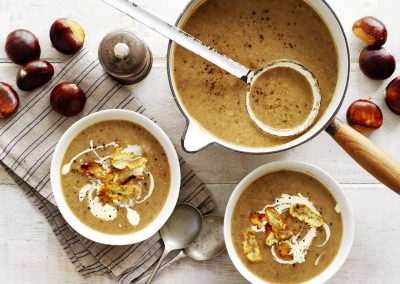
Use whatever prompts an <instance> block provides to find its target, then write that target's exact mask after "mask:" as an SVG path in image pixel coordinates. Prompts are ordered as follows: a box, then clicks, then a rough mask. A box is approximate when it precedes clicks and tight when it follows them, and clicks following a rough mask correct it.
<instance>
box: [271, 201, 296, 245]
mask: <svg viewBox="0 0 400 284" xmlns="http://www.w3.org/2000/svg"><path fill="white" fill-rule="evenodd" d="M265 215H266V216H267V219H268V223H269V224H270V225H271V227H272V231H273V232H274V234H275V237H276V238H277V239H278V240H279V241H284V240H287V239H289V238H290V237H291V236H293V234H294V233H293V230H292V229H291V228H290V226H289V224H288V223H287V222H286V220H284V219H283V217H282V216H281V215H280V214H279V213H278V211H276V210H275V209H274V208H271V207H269V208H266V209H265Z"/></svg>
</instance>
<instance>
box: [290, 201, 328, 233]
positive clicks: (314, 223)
mask: <svg viewBox="0 0 400 284" xmlns="http://www.w3.org/2000/svg"><path fill="white" fill-rule="evenodd" d="M289 214H290V215H291V216H293V217H294V218H297V219H299V220H300V221H302V222H304V223H306V224H308V225H309V226H311V227H315V228H319V227H321V226H322V225H323V224H324V220H323V219H322V217H321V216H319V215H317V214H316V213H315V212H314V211H312V210H311V209H310V208H309V207H308V206H307V205H304V204H299V203H296V204H293V205H292V206H290V209H289Z"/></svg>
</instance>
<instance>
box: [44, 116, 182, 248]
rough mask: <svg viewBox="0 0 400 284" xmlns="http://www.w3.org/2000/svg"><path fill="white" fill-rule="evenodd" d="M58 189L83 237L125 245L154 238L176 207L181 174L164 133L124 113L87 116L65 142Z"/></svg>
mask: <svg viewBox="0 0 400 284" xmlns="http://www.w3.org/2000/svg"><path fill="white" fill-rule="evenodd" d="M51 182H52V189H53V193H54V196H55V199H56V202H57V204H58V206H59V208H60V211H61V213H62V214H63V216H64V218H65V219H66V220H67V222H68V223H69V224H70V225H71V226H72V227H73V228H74V229H75V230H77V231H78V232H79V233H80V234H82V235H83V236H85V237H87V238H89V239H91V240H93V241H96V242H100V243H106V244H114V245H123V244H131V243H136V242H139V241H142V240H144V239H146V238H149V237H150V236H151V235H152V234H154V233H156V232H157V231H158V230H159V229H160V228H161V226H162V225H163V224H164V223H165V221H166V220H167V219H168V217H169V215H170V214H171V213H172V210H173V208H174V206H175V204H176V202H177V198H178V194H179V187H180V168H179V162H178V158H177V154H176V152H175V149H174V147H173V145H172V143H171V141H170V140H169V138H168V137H167V136H166V134H165V133H164V132H163V131H162V130H161V129H160V128H159V127H158V126H157V125H155V124H154V123H153V122H152V121H151V120H149V119H147V118H145V117H144V116H142V115H140V114H137V113H134V112H131V111H125V110H107V111H101V112H98V113H95V114H92V115H89V116H87V117H85V118H83V119H81V120H80V121H78V122H77V123H75V124H74V125H73V126H71V127H70V128H69V129H68V130H67V132H66V133H65V134H64V135H63V137H62V138H61V139H60V141H59V143H58V145H57V147H56V149H55V152H54V156H53V160H52V167H51Z"/></svg>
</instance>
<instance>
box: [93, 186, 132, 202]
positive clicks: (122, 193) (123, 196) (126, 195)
mask: <svg viewBox="0 0 400 284" xmlns="http://www.w3.org/2000/svg"><path fill="white" fill-rule="evenodd" d="M139 194H140V189H139V188H138V187H137V186H136V185H134V184H126V185H119V184H105V185H103V186H102V187H101V188H100V190H99V194H98V196H99V199H100V202H101V203H102V204H106V203H111V201H114V200H117V201H119V202H121V203H128V202H129V200H130V199H132V198H136V197H137V196H138V195H139Z"/></svg>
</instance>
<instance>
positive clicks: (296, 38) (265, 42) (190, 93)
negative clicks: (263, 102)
mask: <svg viewBox="0 0 400 284" xmlns="http://www.w3.org/2000/svg"><path fill="white" fill-rule="evenodd" d="M183 29H184V30H185V31H186V32H188V33H189V34H191V35H193V36H195V37H197V38H199V39H200V40H202V41H203V42H205V43H206V44H208V45H210V46H212V47H213V48H215V49H216V50H218V51H219V52H221V53H223V54H226V55H228V56H230V57H231V58H233V59H234V60H237V61H238V62H240V63H241V64H243V65H245V66H247V67H248V68H251V69H253V70H258V69H259V68H261V67H264V66H266V65H267V64H268V63H271V62H272V61H276V60H282V59H289V60H295V61H297V62H299V63H301V64H303V65H304V66H306V67H307V68H308V69H309V70H310V71H311V72H312V73H313V74H314V75H315V77H316V78H317V80H318V82H319V85H320V88H321V96H322V100H321V108H320V112H319V116H318V118H320V117H321V115H322V114H323V113H324V112H325V110H326V109H327V107H328V105H329V103H330V102H331V100H332V97H333V94H334V91H335V87H336V81H337V72H338V63H337V52H336V47H335V44H334V41H333V39H332V36H331V34H330V31H329V29H328V27H327V26H326V24H325V23H324V21H323V20H322V19H321V17H320V16H319V15H318V14H317V12H315V11H314V10H313V9H312V8H311V7H310V6H309V5H308V4H306V3H305V2H304V1H302V0H246V1H242V0H207V1H206V2H205V3H203V4H202V5H200V6H199V7H198V8H197V9H196V10H195V11H194V12H193V14H192V15H191V16H190V17H189V18H188V19H187V20H186V22H185V23H184V25H183ZM173 72H174V79H175V84H176V88H177V90H178V92H177V95H178V96H179V98H180V99H181V101H182V104H183V105H184V107H185V108H186V109H187V111H188V112H189V113H190V114H191V116H192V117H193V118H194V119H195V120H197V121H198V122H199V123H200V124H201V125H202V126H203V127H204V128H205V129H206V130H208V131H209V132H211V133H212V134H214V135H215V136H217V137H220V138H222V139H224V140H226V141H229V142H231V143H235V144H238V145H245V146H249V147H265V146H274V145H279V144H284V143H287V142H289V141H290V140H293V139H295V137H290V138H278V137H275V136H271V135H269V134H266V133H265V132H263V131H261V130H260V129H258V128H257V126H256V125H255V124H254V123H253V122H252V121H251V119H250V118H249V116H248V114H247V111H246V105H245V93H246V88H247V85H246V84H245V83H244V82H242V81H240V80H239V79H237V78H235V77H234V76H232V75H229V74H227V72H225V71H223V70H222V69H220V68H218V67H216V66H215V65H213V64H211V63H209V62H208V61H206V60H204V59H202V58H200V57H199V56H197V55H195V54H194V53H191V52H190V51H187V50H186V49H184V48H182V47H180V46H176V47H175V49H174V54H173ZM286 77H287V76H286ZM281 79H282V78H281ZM288 80H289V81H288ZM291 80H292V79H291V78H286V82H287V84H289V86H290V85H291V84H290V83H291V82H290V81H291ZM291 100H292V99H291ZM293 100H298V105H299V107H301V108H303V105H302V104H300V103H301V102H302V100H303V99H302V98H301V97H299V98H295V99H293ZM309 104H312V101H311V102H310V103H309ZM306 109H307V107H304V109H301V111H302V112H301V114H299V113H298V112H297V114H296V113H295V112H294V111H289V112H288V113H289V114H292V115H293V119H291V118H290V117H289V118H288V119H286V118H284V114H282V113H280V112H281V111H283V110H282V108H277V109H276V111H275V112H274V113H275V114H274V116H272V118H274V120H273V121H272V123H275V124H276V125H281V124H288V123H293V124H300V123H298V121H299V120H301V119H304V117H303V116H304V113H305V112H303V111H305V110H306ZM271 112H272V111H271ZM271 112H269V113H271ZM278 112H279V113H278ZM294 114H296V115H294ZM289 116H290V115H289ZM284 120H286V123H284V122H283V121H284ZM289 120H291V122H289Z"/></svg>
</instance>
